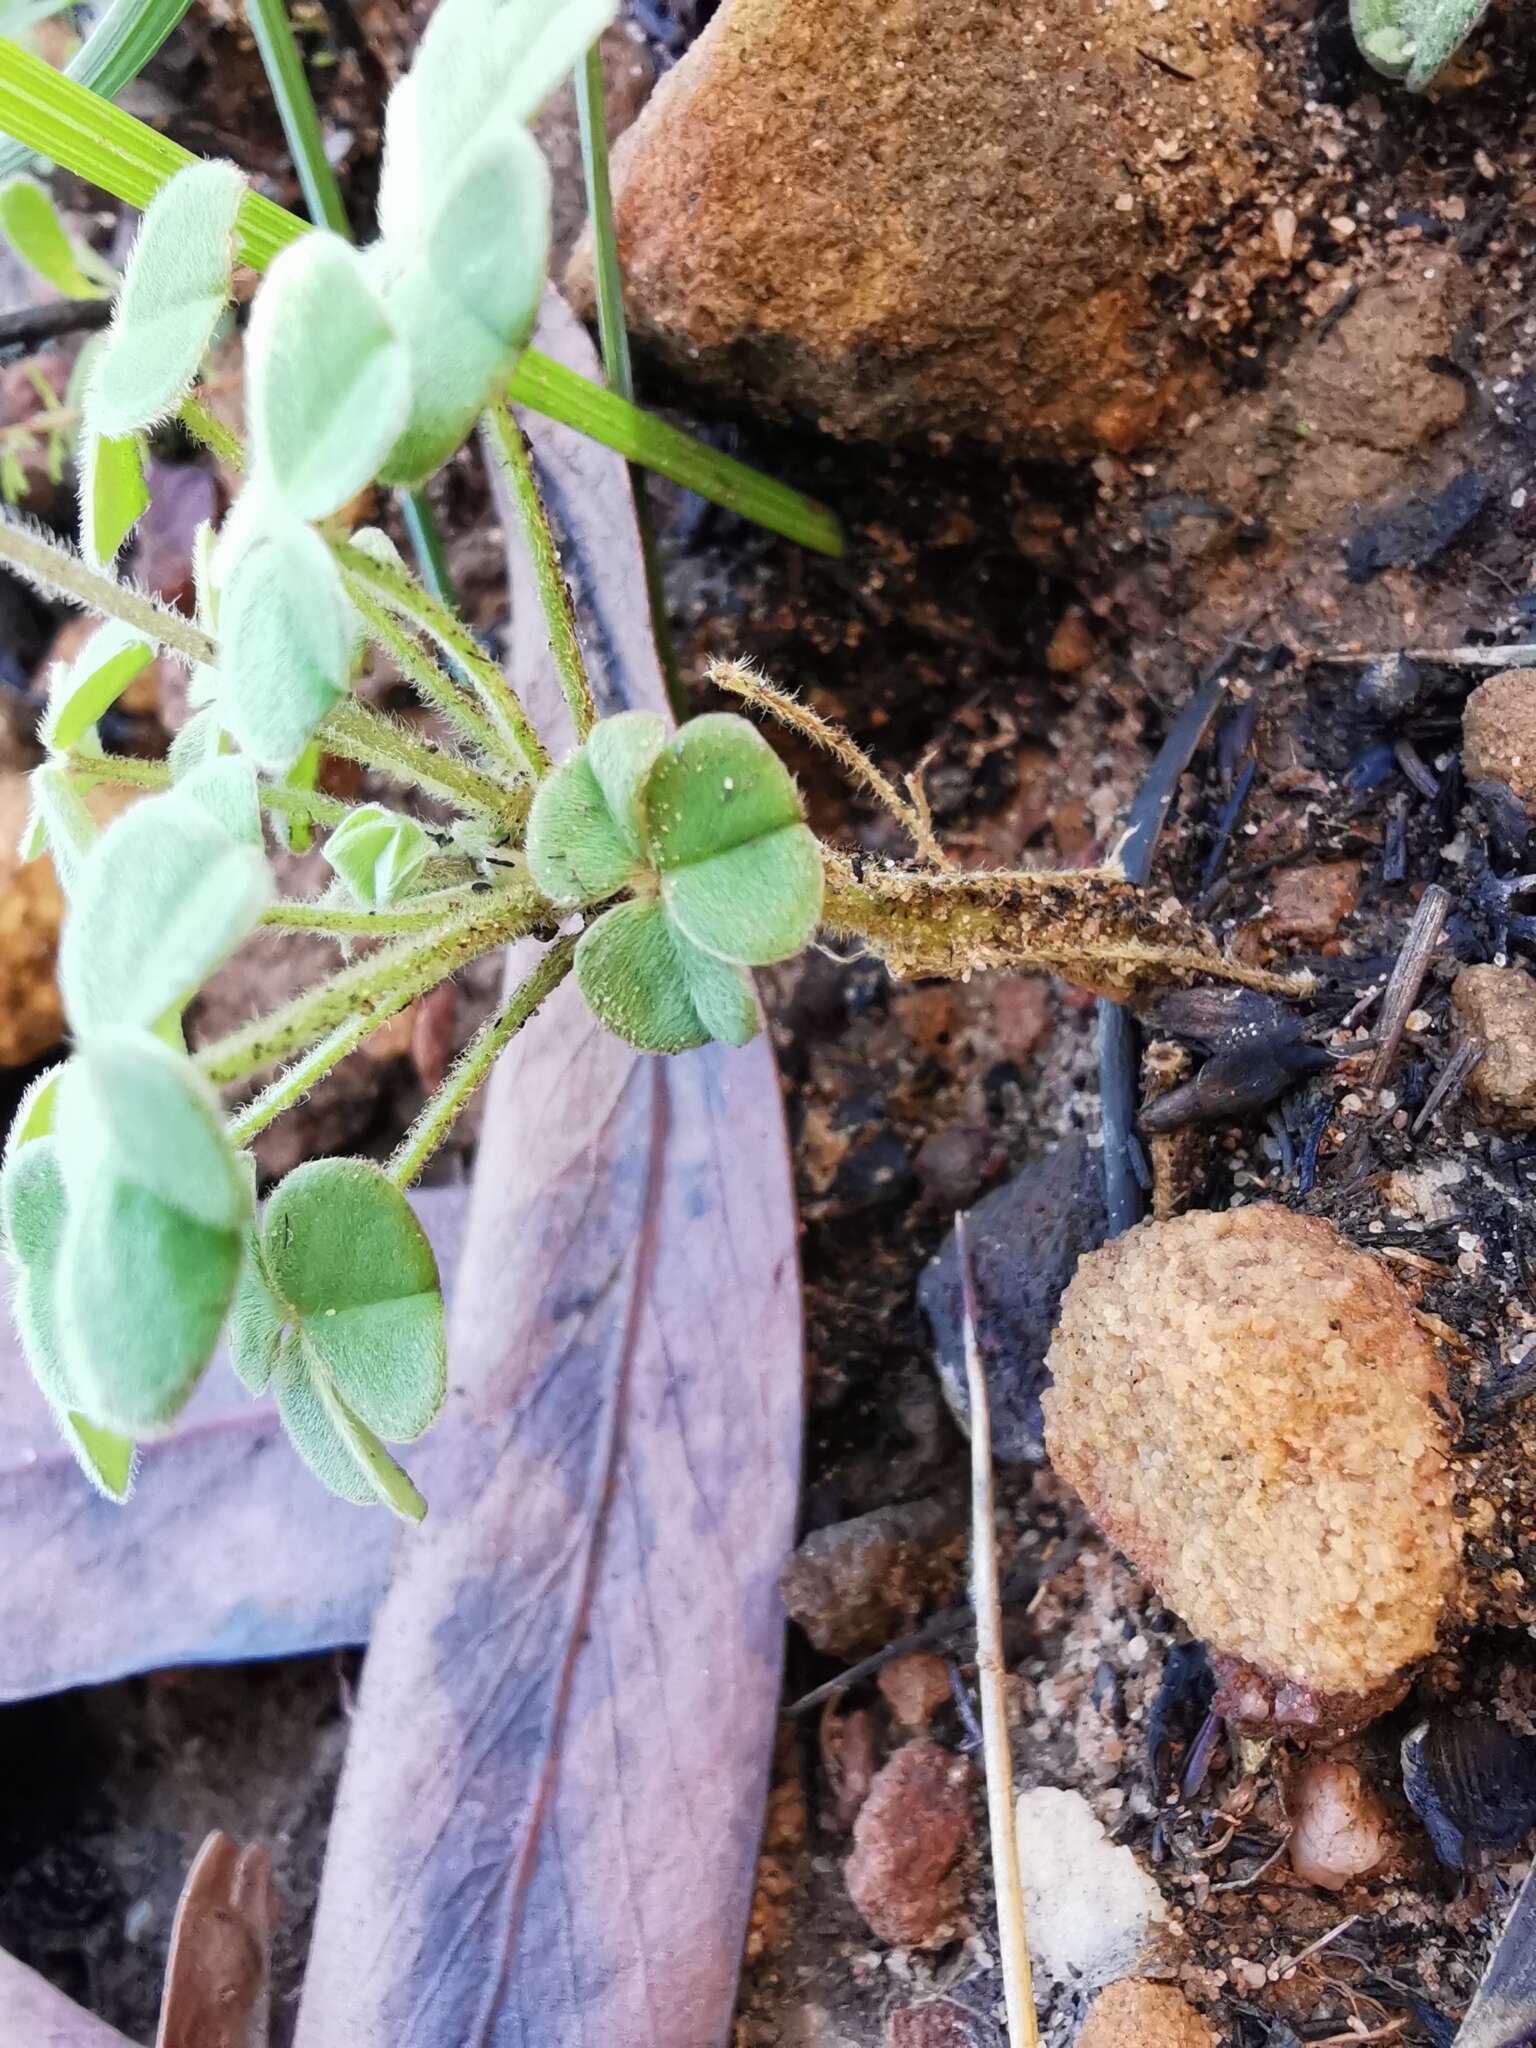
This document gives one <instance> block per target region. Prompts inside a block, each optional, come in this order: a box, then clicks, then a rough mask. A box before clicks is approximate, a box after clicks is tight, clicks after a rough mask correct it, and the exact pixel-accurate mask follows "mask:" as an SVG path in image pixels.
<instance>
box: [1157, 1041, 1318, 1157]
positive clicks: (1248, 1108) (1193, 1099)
mask: <svg viewBox="0 0 1536 2048" xmlns="http://www.w3.org/2000/svg"><path fill="white" fill-rule="evenodd" d="M1327 1064H1328V1055H1327V1053H1326V1052H1324V1051H1323V1049H1322V1047H1321V1046H1319V1045H1298V1044H1295V1043H1294V1042H1293V1043H1289V1044H1287V1043H1285V1042H1283V1041H1282V1042H1280V1043H1276V1042H1275V1041H1274V1040H1273V1039H1259V1040H1258V1041H1257V1042H1256V1043H1255V1044H1253V1045H1250V1046H1244V1047H1243V1048H1241V1049H1240V1050H1236V1049H1235V1050H1233V1051H1231V1052H1219V1053H1217V1055H1216V1057H1215V1058H1214V1059H1209V1060H1207V1061H1206V1063H1205V1065H1204V1066H1203V1067H1202V1068H1201V1069H1200V1071H1199V1073H1198V1074H1196V1076H1195V1078H1194V1079H1193V1080H1192V1081H1185V1082H1184V1083H1183V1084H1182V1085H1181V1086H1179V1087H1177V1088H1170V1089H1169V1091H1168V1093H1167V1094H1166V1095H1159V1096H1158V1098H1157V1099H1156V1101H1155V1102H1149V1103H1148V1104H1147V1106H1146V1108H1145V1109H1144V1110H1143V1111H1142V1112H1141V1116H1140V1119H1139V1121H1140V1124H1141V1128H1142V1129H1143V1130H1144V1131H1148V1132H1150V1133H1151V1134H1152V1135H1153V1136H1154V1137H1155V1136H1157V1135H1158V1134H1159V1133H1161V1132H1164V1131H1176V1130H1179V1129H1180V1128H1181V1127H1182V1126H1183V1125H1185V1124H1219V1123H1228V1122H1232V1121H1236V1120H1237V1119H1239V1118H1241V1117H1245V1116H1252V1115H1253V1113H1254V1112H1255V1111H1256V1110H1260V1109H1263V1108H1265V1107H1266V1105H1267V1104H1269V1103H1271V1102H1273V1101H1274V1100H1275V1099H1276V1097H1277V1096H1281V1095H1283V1094H1284V1093H1285V1091H1286V1089H1287V1088H1289V1087H1290V1085H1291V1083H1292V1082H1293V1081H1295V1080H1297V1079H1299V1077H1300V1076H1301V1075H1303V1074H1314V1073H1316V1072H1317V1070H1318V1068H1319V1067H1326V1066H1327Z"/></svg>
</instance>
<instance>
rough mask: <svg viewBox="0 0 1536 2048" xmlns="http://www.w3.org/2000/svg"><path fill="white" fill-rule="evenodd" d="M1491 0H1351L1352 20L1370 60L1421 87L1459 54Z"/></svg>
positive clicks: (1415, 89) (1412, 88) (1388, 73)
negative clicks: (1458, 51)
mask: <svg viewBox="0 0 1536 2048" xmlns="http://www.w3.org/2000/svg"><path fill="white" fill-rule="evenodd" d="M1488 5H1489V0H1350V21H1351V24H1352V26H1353V28H1354V31H1355V40H1356V41H1357V42H1358V43H1359V45H1360V48H1361V50H1362V51H1363V52H1364V54H1365V56H1366V58H1367V59H1368V60H1369V62H1370V63H1371V64H1372V65H1373V66H1374V67H1375V68H1376V70H1378V71H1380V72H1382V73H1384V74H1385V75H1386V76H1387V77H1388V78H1401V79H1403V80H1404V81H1405V83H1406V84H1407V86H1408V88H1409V90H1410V91H1411V92H1423V91H1424V90H1425V89H1426V88H1427V87H1428V86H1429V85H1431V84H1432V83H1433V81H1434V79H1435V78H1436V76H1437V75H1438V73H1439V72H1440V71H1441V70H1443V69H1444V67H1445V66H1446V65H1447V64H1448V63H1449V62H1450V60H1451V58H1452V57H1454V56H1455V54H1456V52H1457V50H1458V49H1460V47H1461V45H1462V44H1463V43H1464V42H1465V41H1466V40H1467V38H1468V36H1470V35H1471V34H1472V32H1473V30H1474V29H1475V28H1476V27H1477V25H1478V23H1479V22H1480V21H1481V20H1482V19H1483V16H1484V15H1485V14H1486V13H1487V12H1488Z"/></svg>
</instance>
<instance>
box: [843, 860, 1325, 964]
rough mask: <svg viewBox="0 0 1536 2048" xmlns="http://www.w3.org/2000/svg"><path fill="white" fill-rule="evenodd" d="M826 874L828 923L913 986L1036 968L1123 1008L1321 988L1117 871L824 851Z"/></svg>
mask: <svg viewBox="0 0 1536 2048" xmlns="http://www.w3.org/2000/svg"><path fill="white" fill-rule="evenodd" d="M822 870H823V874H824V876H825V878H826V902H825V909H824V912H823V922H824V923H825V924H826V925H827V926H828V928H829V929H830V930H832V931H834V932H838V933H841V934H844V935H846V936H848V937H851V938H859V939H863V940H864V941H865V942H866V944H868V945H869V947H870V948H871V950H872V951H874V952H876V953H878V954H879V955H880V956H881V958H882V959H884V960H885V961H886V963H887V965H888V966H889V967H890V969H891V971H892V973H893V974H896V975H899V976H902V977H910V978H916V979H926V978H933V979H936V980H943V981H957V980H963V979H964V977H965V976H966V975H968V974H971V973H974V972H975V971H977V970H978V969H981V968H991V967H1020V966H1024V965H1035V966H1040V967H1047V968H1049V969H1050V970H1051V971H1052V972H1053V973H1056V974H1060V975H1063V976H1065V977H1066V979H1067V980H1068V981H1074V982H1077V983H1078V984H1079V986H1081V987H1083V988H1088V989H1092V990H1093V992H1094V993H1095V994H1096V995H1104V996H1111V997H1113V998H1114V1000H1115V1001H1116V1002H1123V1001H1125V1000H1126V999H1127V998H1128V997H1129V996H1132V995H1135V994H1137V993H1138V992H1140V991H1142V990H1146V989H1151V988H1160V987H1166V986H1168V985H1169V984H1170V983H1182V982H1186V981H1191V980H1195V979H1198V978H1200V977H1202V976H1211V977H1213V978H1214V979H1216V980H1218V981H1235V982H1238V983H1240V984H1241V985H1242V986H1243V987H1245V988H1258V989H1265V990H1268V991H1270V992H1271V993H1274V994H1281V995H1295V994H1298V993H1302V992H1303V991H1304V990H1305V989H1306V988H1307V987H1309V986H1310V977H1308V976H1307V975H1305V974H1302V975H1284V974H1272V973H1269V972H1266V971H1265V970H1264V969H1262V968H1257V967H1247V966H1244V965H1243V964H1242V963H1241V962H1239V961H1236V960H1231V959H1228V958H1227V956H1226V955H1225V954H1223V953H1222V951H1221V950H1220V948H1219V947H1218V946H1217V944H1216V942H1215V940H1214V939H1213V938H1212V937H1211V935H1210V933H1209V932H1207V931H1206V930H1205V928H1204V926H1202V925H1200V924H1198V923H1197V922H1196V921H1195V920H1194V919H1193V918H1191V917H1189V916H1188V915H1187V914H1186V913H1185V912H1183V911H1181V910H1178V909H1177V908H1170V907H1168V906H1167V905H1166V903H1165V902H1164V900H1163V899H1162V898H1161V897H1159V896H1158V895H1156V894H1155V893H1154V892H1153V891H1151V890H1149V889H1144V888H1141V887H1139V886H1138V885H1137V884H1136V883H1134V882H1128V881H1127V880H1126V879H1125V877H1124V876H1123V875H1120V874H1118V873H1116V872H1115V871H1114V870H1112V869H1109V868H1080V869H1075V870H1071V871H1065V872H1062V871H1058V872H1047V873H1023V872H1010V871H995V872H984V873H980V874H957V873H954V872H952V871H951V872H948V873H944V874H934V873H932V872H930V871H924V870H917V869H910V868H897V867H890V866H886V865H883V864H881V863H879V862H876V861H871V860H867V859H863V858H858V857H855V858H849V856H847V855H846V854H841V853H834V852H833V851H832V850H831V849H830V848H825V847H824V848H823V849H822Z"/></svg>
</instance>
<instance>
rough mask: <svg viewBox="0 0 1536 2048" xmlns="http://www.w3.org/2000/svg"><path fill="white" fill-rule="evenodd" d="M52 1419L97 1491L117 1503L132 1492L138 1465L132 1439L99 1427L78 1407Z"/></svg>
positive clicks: (134, 1444)
mask: <svg viewBox="0 0 1536 2048" xmlns="http://www.w3.org/2000/svg"><path fill="white" fill-rule="evenodd" d="M54 1420H55V1421H56V1422H57V1423H58V1425H59V1428H60V1430H61V1431H62V1433H63V1437H64V1441H65V1443H67V1444H68V1445H69V1448H70V1449H71V1450H72V1451H73V1452H74V1454H75V1461H76V1463H77V1464H78V1465H79V1467H80V1469H81V1471H82V1472H83V1473H84V1474H85V1476H86V1478H87V1479H89V1480H90V1482H91V1484H92V1485H93V1486H94V1487H95V1488H96V1490H97V1492H98V1493H104V1494H105V1495H106V1497H107V1499H108V1500H110V1501H116V1502H117V1503H118V1505H119V1506H121V1505H122V1503H123V1502H124V1501H125V1500H127V1498H128V1496H129V1495H130V1494H131V1493H132V1492H133V1481H134V1474H135V1472H136V1470H137V1468H138V1462H139V1447H138V1445H137V1444H136V1443H135V1442H134V1440H133V1438H132V1437H131V1436H119V1435H118V1434H117V1432H116V1431H115V1430H111V1429H102V1428H101V1427H100V1426H99V1425H98V1424H97V1423H94V1422H92V1421H90V1420H89V1419H88V1418H87V1417H86V1416H84V1415H82V1414H81V1413H80V1412H79V1410H78V1409H73V1408H71V1409H68V1410H66V1412H65V1413H64V1414H62V1415H58V1414H56V1415H55V1416H54Z"/></svg>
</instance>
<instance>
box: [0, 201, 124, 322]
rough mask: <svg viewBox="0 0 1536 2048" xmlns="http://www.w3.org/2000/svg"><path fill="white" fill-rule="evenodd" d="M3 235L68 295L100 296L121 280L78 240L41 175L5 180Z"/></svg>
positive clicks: (40, 273)
mask: <svg viewBox="0 0 1536 2048" xmlns="http://www.w3.org/2000/svg"><path fill="white" fill-rule="evenodd" d="M0 235H4V237H5V239H6V240H7V241H8V242H9V243H10V245H11V247H12V248H13V249H14V250H15V251H16V254H17V255H18V256H19V257H20V258H21V260H22V262H23V263H25V264H27V265H28V266H29V268H31V269H33V270H35V271H36V272H37V274H38V276H39V277H42V278H46V279H47V281H48V283H49V284H51V285H52V286H53V288H54V290H55V291H58V292H62V293H63V294H64V296H65V298H66V299H99V298H100V297H101V296H102V294H103V292H104V291H110V290H111V288H112V285H113V284H114V283H115V282H116V279H115V277H114V274H113V272H112V271H111V269H110V268H109V267H108V266H107V265H106V264H105V263H103V262H102V260H101V258H100V257H99V256H98V255H97V254H96V252H95V251H94V250H93V249H89V248H87V247H85V245H84V244H82V243H79V242H76V241H75V240H74V238H73V237H72V236H71V234H70V232H69V230H68V228H66V227H65V225H64V223H63V221H62V220H60V218H59V215H58V209H57V208H56V207H55V206H54V203H53V201H52V200H51V199H50V198H49V197H48V194H47V193H46V192H45V191H44V190H43V188H42V186H41V185H39V184H38V183H37V182H36V180H35V179H32V178H26V177H20V178H7V179H6V180H5V182H4V184H0Z"/></svg>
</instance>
